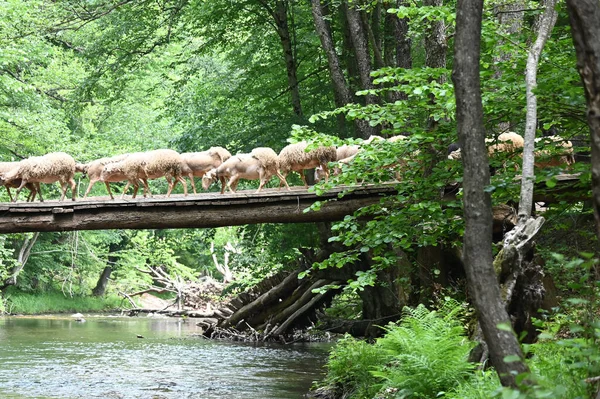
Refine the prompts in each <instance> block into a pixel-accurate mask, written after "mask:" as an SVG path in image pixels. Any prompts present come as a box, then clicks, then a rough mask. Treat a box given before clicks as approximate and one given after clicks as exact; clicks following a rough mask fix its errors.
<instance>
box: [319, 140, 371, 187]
mask: <svg viewBox="0 0 600 399" xmlns="http://www.w3.org/2000/svg"><path fill="white" fill-rule="evenodd" d="M358 151H360V146H358V145H347V144H344V145H342V146H341V147H338V148H336V150H335V160H336V161H341V160H345V161H346V163H347V162H350V160H352V159H354V156H355V155H356V154H357V153H358ZM340 171H341V170H340V168H339V167H336V168H334V169H333V174H334V175H337V174H339V173H340ZM324 177H325V170H324V169H323V167H322V166H321V165H319V166H317V167H315V181H316V182H318V181H321V180H322V179H323V178H324Z"/></svg>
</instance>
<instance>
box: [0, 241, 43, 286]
mask: <svg viewBox="0 0 600 399" xmlns="http://www.w3.org/2000/svg"><path fill="white" fill-rule="evenodd" d="M39 236H40V233H34V234H33V235H32V236H31V237H30V236H29V235H26V237H25V239H24V240H23V244H22V245H21V249H20V250H19V255H17V263H16V265H15V266H14V267H13V268H12V270H11V271H10V276H9V277H8V278H7V279H6V280H5V281H4V282H3V283H2V286H0V291H2V290H4V289H5V288H6V287H8V286H10V285H16V284H17V277H18V276H19V273H21V270H23V268H24V267H25V265H26V264H27V261H28V260H29V255H31V249H32V248H33V246H34V245H35V242H36V241H37V239H38V237H39Z"/></svg>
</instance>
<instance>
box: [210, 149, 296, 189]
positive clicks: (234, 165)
mask: <svg viewBox="0 0 600 399" xmlns="http://www.w3.org/2000/svg"><path fill="white" fill-rule="evenodd" d="M278 158H279V157H278V156H277V153H276V152H275V151H273V150H272V149H271V148H268V147H258V148H255V149H253V150H252V152H251V153H250V154H237V155H235V156H233V157H231V158H229V159H228V160H226V161H225V162H223V163H222V164H221V165H219V166H218V167H217V168H214V169H211V170H210V171H209V172H208V173H206V174H205V175H204V177H202V188H204V189H205V190H207V189H208V187H209V186H210V185H211V184H212V183H213V182H215V181H216V180H217V178H229V182H228V184H227V188H229V190H230V191H231V192H235V191H236V189H237V185H238V182H239V179H247V180H259V181H260V183H259V186H258V190H256V192H257V193H259V192H260V190H261V189H262V188H263V187H264V185H265V184H267V182H268V181H269V180H270V179H271V177H272V176H274V175H275V176H277V177H278V178H279V181H280V182H281V183H280V184H285V186H286V187H287V189H288V190H290V186H289V185H288V184H287V182H286V181H285V178H284V177H283V176H282V175H281V173H279V159H278ZM224 192H225V185H224V184H223V185H222V186H221V194H223V193H224Z"/></svg>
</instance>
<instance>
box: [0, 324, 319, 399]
mask: <svg viewBox="0 0 600 399" xmlns="http://www.w3.org/2000/svg"><path fill="white" fill-rule="evenodd" d="M85 318H86V321H85V322H83V323H81V322H77V321H75V320H74V319H73V318H71V317H69V316H62V317H60V316H44V317H3V318H0V398H2V399H25V398H28V399H29V398H36V399H50V398H61V399H75V398H86V399H87V398H102V399H134V398H135V399H138V398H139V399H213V398H214V399H217V398H219V399H236V398H239V399H242V398H243V399H267V398H273V399H293V398H302V397H303V395H304V394H305V393H306V392H307V391H308V389H309V388H310V386H311V385H312V382H313V381H315V380H318V379H320V378H322V377H323V364H324V363H325V361H326V358H327V351H328V349H329V348H330V345H329V344H291V345H274V344H260V345H257V344H237V343H225V342H217V341H211V340H207V339H204V338H202V337H200V336H199V333H200V328H199V327H197V326H195V324H194V322H193V319H188V320H185V321H184V320H177V319H172V318H170V319H164V318H160V319H159V318H146V317H139V318H124V317H106V316H101V317H94V316H86V317H85ZM138 336H140V337H138ZM141 337H143V338H141Z"/></svg>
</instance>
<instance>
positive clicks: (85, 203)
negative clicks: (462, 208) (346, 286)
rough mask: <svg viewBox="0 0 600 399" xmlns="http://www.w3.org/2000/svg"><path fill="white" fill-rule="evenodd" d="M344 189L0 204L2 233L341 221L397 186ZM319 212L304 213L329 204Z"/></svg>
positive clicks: (271, 190) (275, 190)
mask: <svg viewBox="0 0 600 399" xmlns="http://www.w3.org/2000/svg"><path fill="white" fill-rule="evenodd" d="M344 189H346V190H347V189H348V187H345V188H336V189H333V190H330V191H329V192H327V193H325V194H323V195H316V194H315V193H312V192H309V191H308V190H306V189H304V188H303V187H302V188H300V187H293V188H292V191H287V190H281V191H279V190H278V189H267V190H264V191H263V192H260V193H258V194H256V193H255V192H254V191H255V190H251V191H238V192H237V193H227V194H223V195H221V194H219V193H202V194H191V195H188V196H187V197H185V196H183V195H180V194H178V195H173V196H171V197H169V198H166V197H165V196H154V197H152V198H143V197H141V198H139V197H138V198H136V199H131V198H129V199H128V198H125V199H115V200H111V199H110V198H108V197H93V198H87V199H78V200H77V201H71V200H68V201H62V202H59V201H46V202H18V203H0V233H22V232H35V231H41V232H45V231H72V230H104V229H167V228H169V229H173V228H196V227H222V226H235V225H243V224H254V223H303V222H329V221H335V220H341V219H343V218H344V216H346V215H349V214H352V213H353V212H354V211H356V210H357V209H359V208H361V207H363V206H366V205H371V204H374V203H376V202H379V200H380V199H381V197H382V196H383V195H386V194H387V195H389V194H390V193H392V192H395V188H394V186H393V185H380V186H363V187H356V188H354V189H353V191H352V192H351V193H348V194H346V195H345V196H344V197H342V198H341V199H339V198H338V194H339V193H341V192H342V191H343V190H344ZM331 199H334V200H335V201H330V202H327V203H326V204H324V205H323V206H322V207H321V209H320V210H319V211H317V212H313V211H310V212H305V211H304V210H305V209H306V208H308V207H309V206H311V205H312V204H313V203H315V201H326V200H331Z"/></svg>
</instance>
